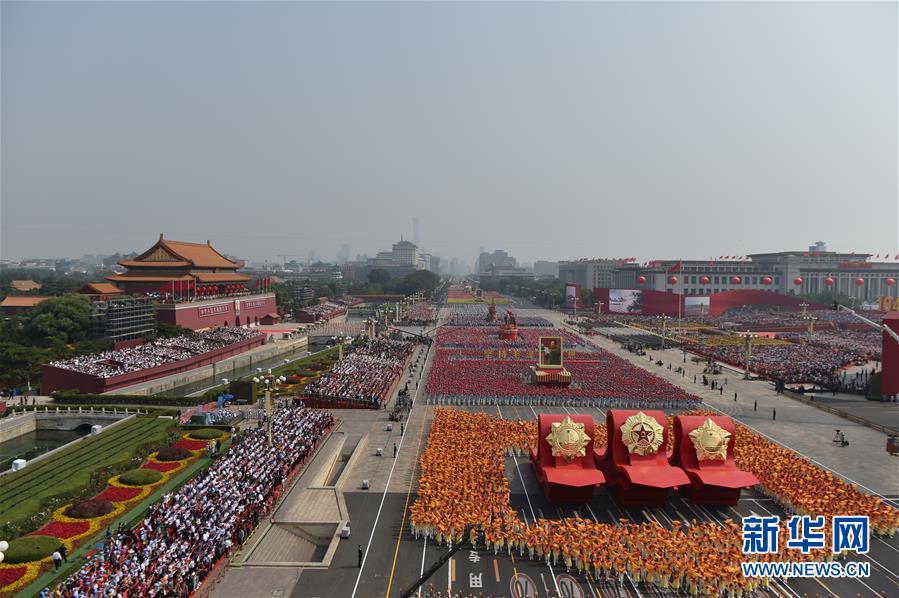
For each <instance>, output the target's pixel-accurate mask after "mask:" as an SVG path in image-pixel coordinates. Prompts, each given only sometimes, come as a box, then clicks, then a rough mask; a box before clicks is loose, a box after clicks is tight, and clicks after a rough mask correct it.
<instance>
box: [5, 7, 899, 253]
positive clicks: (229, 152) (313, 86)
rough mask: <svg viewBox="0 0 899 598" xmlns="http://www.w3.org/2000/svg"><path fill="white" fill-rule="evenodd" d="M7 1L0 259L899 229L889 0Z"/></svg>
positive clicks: (722, 244) (750, 247)
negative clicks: (416, 232) (157, 246)
mask: <svg viewBox="0 0 899 598" xmlns="http://www.w3.org/2000/svg"><path fill="white" fill-rule="evenodd" d="M0 10H2V64H0V66H2V93H0V99H2V134H0V141H2V147H0V149H2V172H0V174H2V211H0V218H2V222H0V225H2V229H0V232H2V239H0V252H2V254H0V255H2V257H3V258H6V259H10V258H19V257H23V256H32V257H34V256H62V255H71V256H80V255H81V254H84V253H91V254H93V253H113V252H115V251H129V250H143V249H146V248H147V247H149V246H150V245H151V244H152V243H153V242H154V241H155V239H156V238H157V236H158V234H159V233H160V232H164V233H165V234H166V236H169V237H171V238H175V239H180V240H190V241H201V242H202V241H205V240H206V239H212V240H213V243H214V244H215V245H216V246H217V247H218V248H219V249H221V250H222V251H225V252H228V253H231V254H236V255H239V256H241V257H244V258H249V259H262V258H266V257H269V258H272V259H280V258H276V257H275V256H276V255H277V254H296V255H297V256H298V257H300V258H303V257H305V255H306V253H307V252H308V251H309V250H315V251H316V253H317V254H318V255H319V256H320V257H324V258H328V259H334V254H335V253H336V251H337V249H338V248H339V246H340V245H341V244H342V243H348V244H349V245H350V250H351V255H352V256H355V255H356V254H357V253H368V254H374V253H375V251H377V250H378V249H387V248H389V244H390V242H391V241H394V240H397V239H398V238H399V236H400V235H401V234H404V235H406V236H407V237H409V236H411V232H412V231H411V229H412V225H411V219H412V217H414V216H418V217H420V218H421V237H422V244H423V246H424V247H426V248H427V249H430V250H432V251H434V252H436V253H439V254H441V255H443V256H444V257H447V258H449V257H452V256H460V257H463V258H466V259H473V258H474V256H475V254H476V252H477V249H478V247H479V246H484V247H485V248H487V249H493V248H505V249H508V250H509V251H510V252H511V253H512V254H513V255H515V256H516V257H518V258H519V259H520V260H523V261H533V260H535V259H560V258H563V259H564V258H578V257H600V256H604V257H625V256H635V257H637V258H639V259H641V260H644V259H652V258H663V257H684V258H702V259H704V258H707V257H709V256H716V257H717V256H718V255H722V254H728V255H732V254H745V253H750V252H758V251H773V250H781V249H796V248H804V247H807V246H808V245H809V244H810V243H812V242H814V241H817V240H824V241H826V242H827V243H828V245H829V247H830V248H831V249H836V250H846V251H852V250H854V251H858V252H862V251H870V252H873V253H883V252H889V253H896V252H897V251H899V241H897V234H899V233H897V229H899V215H897V5H896V3H893V2H878V3H863V2H849V3H830V2H828V3H814V2H801V3H782V4H781V3H773V2H753V3H727V2H720V3H711V2H706V3H676V2H667V3H628V4H625V3H621V4H619V3H592V4H591V3H570V4H560V3H512V2H506V3H484V4H479V3H443V4H438V3H426V2H420V3H410V2H407V3H360V4H356V3H330V4H318V3H298V2H297V3H290V2H270V3H258V2H257V3H240V2H196V3H188V2H148V3H136V2H100V3H87V2H61V3H52V2H28V3H24V2H23V3H20V2H10V1H4V2H2V8H0ZM288 259H290V258H288Z"/></svg>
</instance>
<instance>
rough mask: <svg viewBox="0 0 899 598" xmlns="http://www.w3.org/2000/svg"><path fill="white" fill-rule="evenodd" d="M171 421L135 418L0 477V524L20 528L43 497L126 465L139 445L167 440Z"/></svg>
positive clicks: (70, 490) (67, 492) (63, 492)
mask: <svg viewBox="0 0 899 598" xmlns="http://www.w3.org/2000/svg"><path fill="white" fill-rule="evenodd" d="M171 425H172V421H171V420H164V419H157V418H155V417H137V418H133V419H131V420H129V421H127V422H124V423H121V424H118V425H116V426H114V427H113V428H111V429H109V430H106V431H104V432H102V433H101V434H99V435H97V436H90V437H88V438H85V439H83V440H79V441H77V443H76V444H75V445H74V446H72V447H71V448H69V449H67V450H64V451H61V452H59V453H57V454H55V455H53V456H51V457H47V458H45V459H42V460H40V461H38V462H36V463H30V464H28V466H27V467H25V468H24V469H23V470H21V471H17V472H16V473H11V474H9V475H6V476H4V477H3V478H0V513H2V515H0V525H3V524H6V523H13V524H16V525H21V524H23V523H24V522H25V521H27V520H28V519H29V518H30V517H31V516H32V515H34V514H35V513H36V512H37V511H39V510H40V508H41V503H42V501H43V500H44V499H45V498H50V497H56V496H66V495H70V494H72V493H74V492H76V491H78V490H79V489H80V488H82V487H84V486H87V485H89V484H90V482H91V474H92V473H93V472H94V471H96V470H97V469H100V468H109V467H114V466H117V465H121V464H123V463H126V462H128V461H129V460H130V459H131V458H132V457H133V456H134V455H135V454H136V453H137V450H138V448H139V447H140V446H142V445H145V444H153V443H159V442H162V441H164V440H165V439H166V436H167V434H166V429H167V428H168V427H170V426H171Z"/></svg>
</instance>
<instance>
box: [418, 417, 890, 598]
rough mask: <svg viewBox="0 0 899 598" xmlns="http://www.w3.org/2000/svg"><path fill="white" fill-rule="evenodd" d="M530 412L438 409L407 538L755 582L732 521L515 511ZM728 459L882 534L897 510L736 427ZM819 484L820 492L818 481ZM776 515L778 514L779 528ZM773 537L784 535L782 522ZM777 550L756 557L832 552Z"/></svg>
mask: <svg viewBox="0 0 899 598" xmlns="http://www.w3.org/2000/svg"><path fill="white" fill-rule="evenodd" d="M605 438H606V431H605V426H596V427H595V430H594V441H595V442H596V443H597V444H599V445H602V444H603V443H604V442H605ZM536 441H537V426H536V422H533V421H509V420H503V419H500V418H497V417H492V416H490V415H487V414H484V413H471V412H464V411H455V410H448V409H440V410H438V412H437V414H436V417H435V419H434V421H433V423H432V425H431V434H430V436H429V440H428V446H427V448H426V450H425V452H424V455H423V456H422V458H421V460H420V464H421V477H420V480H419V492H418V500H417V501H416V503H415V504H414V505H413V506H412V508H411V518H410V527H411V531H412V533H413V534H414V535H415V536H416V537H421V536H427V537H428V538H430V539H431V540H432V541H436V542H438V543H443V542H445V543H457V542H461V541H473V540H474V541H476V532H477V531H478V530H483V532H484V538H485V541H486V547H487V548H488V549H489V550H494V551H496V552H500V551H502V552H510V553H511V552H515V554H516V556H517V557H518V556H520V557H528V558H534V559H545V560H548V561H550V562H553V563H554V564H558V565H559V566H565V567H567V568H569V569H572V570H578V571H582V572H589V573H591V574H592V575H593V576H594V577H595V578H596V579H599V580H602V579H610V578H612V579H617V578H619V577H621V576H625V575H627V576H629V577H630V578H631V579H632V580H633V581H634V582H639V581H643V582H646V583H652V584H655V585H657V586H659V587H662V588H670V589H673V590H676V591H679V592H683V593H687V594H701V595H737V596H738V595H740V594H741V593H744V592H748V591H752V590H755V589H757V588H758V587H759V583H760V582H759V580H758V579H753V578H746V577H743V575H742V573H741V571H740V568H739V563H740V562H741V561H742V560H746V559H745V555H743V553H742V544H741V541H742V540H741V532H740V528H739V527H738V526H737V525H736V524H735V523H734V522H733V521H730V520H724V521H723V522H722V523H721V524H718V523H702V522H697V521H695V520H694V521H689V522H688V521H670V522H668V525H660V524H659V523H655V522H652V523H640V524H637V523H633V522H631V521H627V520H619V521H618V522H616V523H614V524H613V523H600V522H597V521H595V520H589V519H585V518H580V517H574V518H566V519H562V520H555V521H548V520H543V519H537V520H536V521H534V520H522V519H521V518H520V517H519V515H518V514H517V513H516V512H515V511H514V510H513V509H512V508H511V506H510V504H509V492H510V491H509V481H508V479H507V478H506V475H505V458H504V456H505V454H508V452H510V451H513V452H517V453H520V452H526V451H529V450H530V449H531V448H533V447H534V446H536ZM735 446H736V447H737V454H736V458H737V466H738V467H740V468H741V469H744V470H746V471H750V472H752V473H753V474H755V475H756V476H757V477H758V479H759V480H760V482H761V486H760V487H761V488H762V489H763V491H764V492H765V493H766V494H768V495H770V496H771V497H772V498H774V499H775V500H776V501H777V502H778V503H780V504H781V505H782V506H784V507H785V509H786V510H787V511H788V512H792V513H796V514H810V515H825V516H832V515H835V514H846V513H852V514H859V515H868V516H869V517H870V519H871V529H872V531H873V532H874V533H877V534H881V535H892V534H894V533H895V532H896V529H897V527H899V510H897V509H895V508H893V507H891V506H889V505H887V504H885V503H883V502H882V501H880V500H879V499H878V498H876V497H874V496H871V495H867V494H863V493H861V492H859V491H858V490H856V489H855V488H853V487H852V486H850V485H849V484H847V483H845V482H843V481H842V480H839V479H838V478H835V477H834V476H833V474H831V473H830V472H826V471H824V470H822V469H820V468H818V467H816V466H814V465H813V464H811V463H810V462H808V461H807V460H805V459H803V458H802V457H801V456H799V455H797V454H796V453H793V452H792V451H789V450H787V449H784V448H783V447H781V446H779V445H776V444H774V443H772V442H769V441H767V440H765V439H764V438H762V437H761V436H758V435H756V434H754V433H752V432H751V431H749V430H747V429H745V428H743V427H742V426H738V427H737V438H736V443H735ZM825 488H826V489H827V491H826V492H825V491H822V489H825ZM785 526H786V523H785V521H784V522H783V527H784V528H785ZM781 536H782V537H786V536H787V531H786V530H785V529H784V530H782V532H781ZM783 544H784V543H781V551H780V552H778V553H775V554H769V555H759V558H760V559H762V560H772V561H775V560H779V561H787V560H793V561H795V560H800V559H801V560H810V561H821V560H829V559H832V558H833V555H832V553H830V551H827V550H813V551H811V552H810V553H808V554H802V553H801V552H798V551H793V550H791V551H789V553H787V552H786V549H785V548H784V546H783Z"/></svg>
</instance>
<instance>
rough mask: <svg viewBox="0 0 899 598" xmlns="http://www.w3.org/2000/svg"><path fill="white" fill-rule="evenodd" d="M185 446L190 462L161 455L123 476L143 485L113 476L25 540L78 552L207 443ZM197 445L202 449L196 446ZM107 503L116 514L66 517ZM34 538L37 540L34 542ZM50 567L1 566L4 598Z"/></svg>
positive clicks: (45, 562) (44, 562) (46, 561)
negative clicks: (163, 458)
mask: <svg viewBox="0 0 899 598" xmlns="http://www.w3.org/2000/svg"><path fill="white" fill-rule="evenodd" d="M224 435H225V436H227V433H224ZM185 436H186V435H185ZM183 443H189V445H188V446H185V447H181V448H184V449H186V450H187V451H189V452H188V453H187V454H188V455H189V456H188V457H187V458H184V459H179V460H176V461H159V460H157V459H156V458H155V457H156V455H157V453H153V454H152V455H150V456H149V457H148V458H147V461H146V462H145V463H144V464H143V466H142V467H141V468H140V469H134V470H130V471H128V472H125V474H122V475H123V476H124V477H125V478H126V480H130V481H134V482H141V485H128V484H126V483H125V481H120V479H119V478H120V476H113V477H112V478H110V479H109V482H108V483H109V486H108V487H107V488H106V489H105V490H103V491H102V492H100V493H99V494H97V495H96V496H95V497H94V498H93V499H92V500H90V501H83V502H82V503H78V504H71V503H70V504H67V505H63V506H62V507H60V508H58V509H56V510H55V511H54V512H53V518H52V520H51V521H50V522H49V523H47V525H45V526H44V527H42V528H40V529H39V530H36V531H34V532H32V533H31V534H28V535H27V536H23V538H22V539H25V538H28V539H29V540H28V541H30V542H39V541H38V540H37V538H40V537H49V538H51V541H50V542H49V543H50V544H53V545H54V546H53V548H52V549H51V550H50V552H52V551H53V550H55V549H56V548H57V547H58V546H59V544H64V545H65V547H66V549H67V550H69V551H72V550H74V549H75V548H77V547H78V546H79V545H81V544H82V543H83V542H84V541H86V540H88V539H89V538H92V537H93V536H94V535H96V534H97V533H99V532H100V530H102V529H103V527H105V526H107V525H108V524H109V523H111V522H112V521H113V520H115V519H116V518H118V517H119V516H120V515H122V514H123V513H125V511H127V510H128V509H130V508H131V507H132V506H134V505H135V504H137V503H138V502H140V501H141V500H143V499H145V498H147V497H148V496H149V495H150V494H151V492H153V491H154V490H155V489H156V488H158V487H159V486H160V485H162V484H164V483H166V482H167V481H168V480H169V479H170V478H171V475H172V474H173V473H176V472H179V471H181V470H183V469H184V468H185V467H187V466H188V465H189V464H190V463H191V462H192V461H193V460H195V459H196V458H197V457H198V456H199V455H200V453H202V451H203V450H204V449H205V448H206V444H207V441H199V440H188V439H186V438H184V439H182V440H181V441H179V442H178V443H176V445H174V446H178V445H181V444H183ZM197 444H199V445H201V446H196V445H197ZM183 454H185V453H182V452H178V453H177V455H176V456H181V455H183ZM103 502H108V503H109V504H111V505H112V510H109V511H107V512H103V511H104V510H105V508H98V509H95V510H94V512H96V513H103V514H98V515H97V516H95V517H72V516H70V515H67V514H66V512H67V511H69V509H74V511H72V513H74V514H79V511H78V508H79V507H82V506H85V505H84V503H92V505H88V506H96V507H99V506H100V505H101V504H102V503H103ZM89 512H90V509H88V511H82V513H83V514H88V513H89ZM32 538H34V539H35V540H31V539H32ZM14 541H15V540H14ZM14 541H13V542H14ZM45 543H46V541H45ZM11 545H12V543H11ZM48 545H49V544H48ZM35 558H36V557H35ZM7 560H8V559H7ZM49 567H52V562H51V559H50V557H49V556H46V557H43V558H40V559H38V560H34V561H29V562H23V563H10V562H6V563H0V596H7V595H11V594H13V593H15V592H18V591H20V590H21V589H23V588H25V587H27V586H28V585H29V584H31V583H32V582H34V580H35V579H37V577H38V576H39V575H40V574H41V571H42V570H44V569H46V568H49Z"/></svg>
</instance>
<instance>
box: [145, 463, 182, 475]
mask: <svg viewBox="0 0 899 598" xmlns="http://www.w3.org/2000/svg"><path fill="white" fill-rule="evenodd" d="M142 467H143V469H154V470H156V471H159V472H162V473H171V472H173V471H177V470H179V469H181V468H182V467H184V464H183V463H182V462H181V461H147V462H146V463H144V464H143V466H142Z"/></svg>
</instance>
